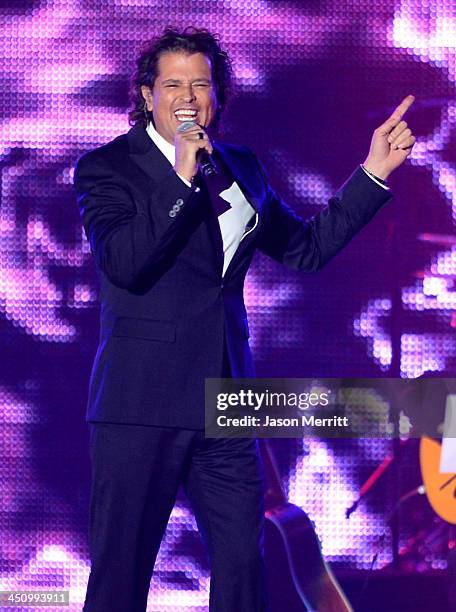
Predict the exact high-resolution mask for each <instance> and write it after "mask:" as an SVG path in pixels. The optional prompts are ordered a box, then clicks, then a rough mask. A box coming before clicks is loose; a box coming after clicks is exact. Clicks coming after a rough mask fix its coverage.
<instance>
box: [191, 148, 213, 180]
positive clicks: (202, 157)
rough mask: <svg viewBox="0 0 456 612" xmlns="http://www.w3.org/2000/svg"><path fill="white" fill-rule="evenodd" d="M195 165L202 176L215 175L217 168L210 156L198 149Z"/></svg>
mask: <svg viewBox="0 0 456 612" xmlns="http://www.w3.org/2000/svg"><path fill="white" fill-rule="evenodd" d="M196 161H197V164H198V166H199V168H200V170H201V172H202V174H203V175H204V176H211V175H213V174H217V166H216V165H215V163H214V160H213V159H212V155H209V153H208V152H207V151H206V150H204V149H200V150H199V151H198V152H197V154H196Z"/></svg>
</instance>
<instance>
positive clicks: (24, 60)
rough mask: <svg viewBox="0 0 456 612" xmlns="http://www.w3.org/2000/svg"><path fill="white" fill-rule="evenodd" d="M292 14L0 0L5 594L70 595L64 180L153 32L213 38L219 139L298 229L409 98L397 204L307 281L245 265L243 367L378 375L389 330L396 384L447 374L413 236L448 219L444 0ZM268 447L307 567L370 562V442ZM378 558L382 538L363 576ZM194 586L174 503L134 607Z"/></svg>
mask: <svg viewBox="0 0 456 612" xmlns="http://www.w3.org/2000/svg"><path fill="white" fill-rule="evenodd" d="M305 5H306V3H303V4H302V6H301V5H299V4H298V3H295V2H278V1H276V2H265V1H255V0H250V1H248V2H246V1H245V0H243V1H242V2H241V1H237V0H236V1H235V0H231V1H230V0H228V1H227V0H225V1H224V2H221V1H220V2H218V1H216V0H214V1H213V2H212V1H211V2H198V3H194V2H190V1H185V0H184V1H180V2H177V1H173V0H168V1H167V2H162V3H160V2H159V3H154V6H153V10H151V3H150V2H149V1H148V0H108V1H106V2H104V3H103V4H102V5H100V3H99V2H96V1H95V0H41V1H40V0H21V1H17V0H10V1H9V2H8V1H7V0H5V1H3V2H2V3H1V6H0V15H1V17H2V29H1V32H0V47H1V53H0V58H1V60H0V74H1V78H2V87H1V90H0V98H1V109H2V116H1V120H0V132H1V137H0V162H1V165H0V185H1V208H0V312H1V314H2V319H1V325H2V331H3V334H2V354H3V355H4V367H3V368H2V380H1V383H0V402H1V403H0V410H1V412H0V422H1V432H2V436H1V447H0V448H1V457H0V465H1V471H0V488H1V496H0V499H1V505H0V509H1V524H0V535H1V537H0V552H1V554H0V576H1V587H2V588H3V589H13V588H28V587H30V588H32V587H33V588H38V587H39V588H42V589H51V588H52V589H63V588H65V589H70V590H71V605H70V607H69V610H70V611H73V610H80V609H81V605H82V602H83V599H84V593H85V585H86V582H87V578H88V573H89V561H88V550H87V541H86V528H87V519H88V517H87V503H88V499H87V498H88V477H87V475H88V472H87V469H86V471H84V469H82V468H79V467H78V466H80V465H81V463H83V462H84V461H86V464H85V466H86V468H87V460H88V458H87V440H86V438H85V437H84V436H85V435H86V432H85V430H82V429H81V427H82V425H81V424H82V423H83V419H84V405H83V404H84V401H85V390H86V386H87V380H88V376H89V369H90V364H91V360H92V359H93V355H94V351H95V347H96V341H97V334H98V330H97V319H96V317H97V296H98V288H97V279H96V276H95V273H94V270H93V260H92V257H91V255H90V249H89V246H88V243H87V241H86V240H85V238H84V235H83V231H82V228H81V225H80V222H79V218H78V214H77V209H76V205H75V201H74V194H73V191H72V186H71V183H72V175H73V170H74V162H75V160H76V158H77V157H78V156H79V155H80V154H81V153H82V152H84V151H86V150H89V149H91V148H94V147H96V146H99V145H100V144H102V143H105V142H107V141H109V140H110V139H112V138H113V137H115V136H117V135H118V134H120V133H123V132H125V131H126V130H127V129H128V125H127V119H126V111H127V105H128V101H127V89H128V79H129V76H130V73H131V70H132V68H133V65H134V59H135V55H136V51H137V49H138V47H139V46H140V44H141V43H142V42H143V41H144V39H145V38H147V36H149V35H150V36H152V35H154V34H156V33H159V32H160V31H161V30H162V29H163V26H164V25H166V24H169V23H172V24H177V25H182V26H183V25H187V24H190V23H191V24H194V25H198V26H205V27H207V28H209V29H210V30H212V31H216V32H219V33H220V35H221V38H222V40H223V42H224V44H225V46H226V48H227V50H228V51H229V53H230V54H231V56H232V57H233V60H234V62H235V97H234V99H233V101H232V103H231V106H230V107H229V108H228V110H227V112H226V121H225V134H224V135H223V138H224V139H225V140H228V141H229V140H232V141H234V142H243V143H245V144H249V145H250V146H251V147H252V148H253V149H254V150H255V151H256V152H257V153H258V154H259V156H260V158H261V159H262V161H263V162H264V164H265V166H266V167H267V169H268V171H269V173H270V178H271V182H272V184H273V185H274V187H276V188H277V190H278V191H279V192H280V193H281V194H283V195H284V197H285V198H286V199H287V200H288V201H290V203H291V204H292V206H293V207H294V208H295V209H296V210H297V211H298V212H299V213H301V214H303V215H305V216H308V215H309V214H311V213H314V212H318V210H320V209H321V207H322V206H324V205H325V204H326V202H327V200H328V198H329V197H330V196H331V195H332V194H333V193H334V192H335V190H336V188H337V187H338V185H339V184H341V182H343V180H344V179H345V178H346V176H348V174H349V173H350V172H351V171H352V170H353V169H354V168H355V167H356V165H357V164H358V163H359V162H360V161H362V160H363V159H364V158H365V155H366V148H367V146H368V142H369V138H370V134H371V131H372V130H373V129H374V128H375V127H376V126H377V125H379V124H380V123H381V122H382V121H383V120H384V119H385V118H386V117H387V116H388V114H389V113H390V112H391V110H392V108H393V107H394V105H395V104H397V103H398V102H399V101H400V99H401V98H402V97H403V96H404V95H406V94H408V93H414V94H415V95H416V96H417V102H416V104H415V110H414V111H413V113H411V114H410V117H411V121H412V123H413V126H414V131H415V132H416V133H417V136H418V141H417V144H416V146H415V148H414V150H413V153H412V155H411V158H410V160H409V162H408V165H407V167H406V168H404V169H402V170H401V171H400V179H399V178H398V179H397V181H396V179H394V178H393V179H392V181H391V184H392V188H393V191H394V192H395V196H396V197H395V200H394V202H393V204H390V205H388V207H387V209H386V210H384V211H383V212H382V213H381V214H380V216H379V218H378V219H377V220H376V221H375V222H374V223H373V224H372V225H371V226H370V227H369V228H368V229H367V230H365V231H364V233H363V234H362V235H361V236H360V237H358V238H356V240H355V241H354V242H353V244H352V245H350V246H349V247H348V249H347V250H346V251H345V252H344V253H343V254H341V255H340V256H339V257H338V259H337V260H336V262H334V263H332V264H330V265H329V266H328V268H327V270H326V271H325V272H323V273H321V274H320V275H319V276H316V277H314V276H312V277H310V276H304V275H299V274H295V273H291V272H288V271H286V270H284V269H282V268H281V267H279V266H277V265H276V264H275V263H273V262H270V261H268V260H266V258H264V257H262V256H259V257H258V258H257V259H256V260H255V262H254V266H253V268H252V271H251V274H250V275H249V278H248V280H247V284H246V290H245V296H246V301H247V304H248V308H249V312H250V318H251V332H252V333H251V336H252V337H251V341H252V348H253V349H254V353H255V356H256V359H257V364H258V373H259V374H261V375H264V376H266V375H278V376H313V375H318V376H353V375H355V376H361V375H365V376H369V375H371V376H376V375H381V374H382V373H387V372H388V368H389V367H390V364H391V362H392V338H391V322H392V319H394V320H396V321H397V320H398V321H399V329H400V334H401V337H400V342H399V345H400V347H401V349H400V350H401V354H400V370H401V371H400V375H401V376H403V377H414V376H418V375H420V374H422V373H423V372H426V371H433V372H440V371H446V372H447V373H448V372H450V373H451V372H452V370H453V369H454V359H455V355H456V345H455V344H456V341H455V336H454V329H455V327H456V319H455V317H454V314H453V313H454V308H455V298H454V295H455V292H454V278H455V276H456V257H455V250H454V247H453V245H452V244H451V241H450V242H448V241H447V242H445V241H443V242H442V241H440V242H439V240H438V239H436V238H435V237H434V238H433V239H428V240H427V241H418V240H417V236H418V235H419V234H420V233H422V232H429V233H431V234H432V233H433V234H444V235H450V236H451V235H452V234H453V233H454V228H453V224H454V222H455V221H456V199H455V193H456V168H455V164H454V155H453V156H452V154H451V151H452V150H453V151H454V134H455V128H454V126H455V119H456V105H455V103H454V79H455V73H456V70H455V57H456V54H455V50H454V41H455V40H456V19H455V13H454V4H453V3H452V0H435V1H434V2H432V3H429V2H427V1H425V0H402V1H392V0H391V1H384V2H381V3H380V4H377V5H376V10H375V11H374V12H373V11H372V10H371V8H372V7H371V5H370V4H369V3H367V2H366V1H365V0H355V1H350V2H348V1H347V2H344V1H342V2H339V1H338V2H335V1H334V2H327V3H321V5H319V6H318V8H317V5H315V4H314V3H312V4H311V8H306V6H305ZM360 32H362V33H363V34H362V36H360V35H359V33H360ZM452 145H453V147H452ZM398 177H399V172H398ZM391 227H394V232H393V233H394V235H395V237H396V238H395V240H393V241H391V240H390V236H391V231H390V230H391ZM398 245H399V246H398ZM397 268H399V269H400V274H398V276H397V277H392V275H391V270H392V269H397ZM417 271H418V272H420V274H418V275H417V274H416V272H417ZM393 287H394V288H395V289H397V288H398V287H399V294H400V300H399V302H400V303H399V305H398V304H395V303H393V299H392V297H391V289H392V288H393ZM287 444H288V447H291V449H292V450H293V449H294V452H292V453H290V454H291V455H293V457H294V458H293V460H292V461H290V462H289V463H288V464H287V465H286V469H285V470H284V485H285V486H286V488H287V490H288V492H289V496H290V499H291V501H293V502H294V503H297V504H299V505H301V506H302V507H304V508H305V509H306V510H307V511H308V512H309V515H310V516H311V518H312V519H313V520H314V521H315V524H316V526H317V529H318V532H319V534H320V535H321V537H322V539H323V548H324V552H325V554H326V555H327V557H328V558H329V559H330V560H332V561H334V562H339V563H341V564H343V565H345V566H346V567H353V568H355V567H362V568H366V567H368V566H369V563H370V560H371V558H372V555H373V554H374V552H376V546H377V542H378V538H379V536H380V535H381V534H382V533H383V530H384V528H385V524H384V517H385V508H384V507H379V506H378V504H376V502H375V499H371V500H368V501H367V502H366V504H365V505H363V506H362V507H360V508H359V509H358V511H357V512H356V514H354V515H352V518H351V519H350V522H349V523H347V522H346V521H345V522H344V518H343V514H344V510H345V508H346V507H347V506H349V505H350V503H351V502H352V501H353V499H354V498H355V497H356V495H357V488H358V486H359V482H360V473H359V469H360V466H361V465H362V466H363V468H364V470H365V469H367V468H372V469H373V468H374V467H375V466H376V464H377V463H378V462H380V461H381V460H382V458H383V457H384V455H385V453H387V452H388V449H387V448H386V446H385V445H386V443H385V442H384V441H374V440H364V441H359V443H358V444H357V445H353V444H352V445H351V446H350V449H349V450H348V449H346V450H345V451H343V452H341V448H340V445H339V446H337V445H335V444H334V443H332V442H331V441H324V440H318V441H316V440H310V441H308V442H306V444H305V448H304V449H298V446H299V444H298V443H296V448H295V446H294V443H293V442H292V441H290V442H287ZM289 450H290V448H289ZM280 458H281V459H283V457H279V459H280ZM363 475H366V474H365V471H363ZM361 480H362V479H361ZM341 524H343V526H344V527H343V528H341ZM406 535H407V534H405V533H404V534H403V541H405V538H406ZM390 559H391V557H390V553H389V551H388V547H387V546H386V547H385V548H384V549H383V550H382V551H381V553H380V555H379V558H378V565H379V566H382V565H385V564H387V563H388V562H389V561H390ZM428 559H429V561H428V563H429V564H430V565H431V566H432V567H441V566H442V563H443V564H444V561H442V559H441V558H440V557H439V556H438V554H437V553H435V551H434V554H433V556H432V555H429V556H428ZM208 580H209V578H208V570H207V564H206V562H205V558H204V553H203V551H202V547H201V542H200V540H199V536H198V534H197V529H196V525H195V522H194V518H193V515H192V514H191V512H190V510H189V508H188V505H187V503H186V502H185V500H183V499H180V500H179V503H178V504H177V506H176V508H175V510H174V512H173V515H172V517H171V520H170V524H169V528H168V530H167V534H166V537H165V540H164V542H163V545H162V549H161V552H160V555H159V558H158V560H157V566H156V574H155V577H154V581H153V585H152V588H151V594H150V601H149V610H154V611H155V610H156V611H157V612H158V611H160V612H167V611H168V610H169V611H171V610H172V611H175V610H186V611H195V612H196V611H198V610H205V609H206V608H207V603H206V602H207V592H208ZM21 609H22V610H25V609H26V608H21ZM43 609H44V608H43Z"/></svg>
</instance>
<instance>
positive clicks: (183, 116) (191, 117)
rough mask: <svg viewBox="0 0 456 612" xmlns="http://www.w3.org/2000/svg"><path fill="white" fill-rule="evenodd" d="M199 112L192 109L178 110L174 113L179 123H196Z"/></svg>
mask: <svg viewBox="0 0 456 612" xmlns="http://www.w3.org/2000/svg"><path fill="white" fill-rule="evenodd" d="M197 114H198V111H197V110H195V109H190V108H178V109H177V110H175V111H174V116H175V117H176V119H177V120H178V121H181V122H183V121H195V119H196V115H197Z"/></svg>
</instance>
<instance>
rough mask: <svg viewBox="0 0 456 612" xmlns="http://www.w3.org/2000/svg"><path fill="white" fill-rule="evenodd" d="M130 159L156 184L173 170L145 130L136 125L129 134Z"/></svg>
mask: <svg viewBox="0 0 456 612" xmlns="http://www.w3.org/2000/svg"><path fill="white" fill-rule="evenodd" d="M127 137H128V144H129V147H130V157H131V158H132V160H133V161H134V162H135V163H136V164H137V165H138V166H139V167H140V168H141V170H143V172H145V173H146V174H147V175H148V177H149V178H151V179H152V180H153V181H154V183H155V182H157V180H159V179H160V178H161V177H164V176H165V175H166V174H168V172H169V171H170V170H171V164H170V163H169V161H168V160H167V159H166V157H165V156H164V155H163V153H162V152H161V151H160V150H159V148H158V147H157V145H156V144H155V143H154V142H153V140H152V139H151V138H150V136H149V134H148V133H147V132H146V130H145V129H144V128H142V127H141V126H138V125H136V126H135V127H133V128H132V129H131V130H130V131H129V132H128V134H127Z"/></svg>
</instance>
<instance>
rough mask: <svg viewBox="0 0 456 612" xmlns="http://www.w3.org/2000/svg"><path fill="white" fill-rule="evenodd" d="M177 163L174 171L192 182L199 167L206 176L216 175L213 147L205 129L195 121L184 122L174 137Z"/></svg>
mask: <svg viewBox="0 0 456 612" xmlns="http://www.w3.org/2000/svg"><path fill="white" fill-rule="evenodd" d="M174 144H175V146H176V163H175V165H174V170H175V171H176V172H177V173H178V174H180V175H181V176H183V177H184V178H186V179H187V180H188V181H191V180H192V178H193V177H194V176H195V174H196V172H197V170H198V167H199V168H200V169H201V171H202V173H203V174H204V175H205V176H209V175H211V174H215V173H216V167H215V164H214V162H213V160H212V158H211V154H212V151H213V149H212V145H211V143H210V141H209V138H208V136H207V134H206V132H205V131H204V129H203V128H202V127H201V126H200V125H198V124H197V123H195V122H194V121H184V123H182V124H181V125H180V126H179V127H178V128H177V131H176V135H175V137H174Z"/></svg>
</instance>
